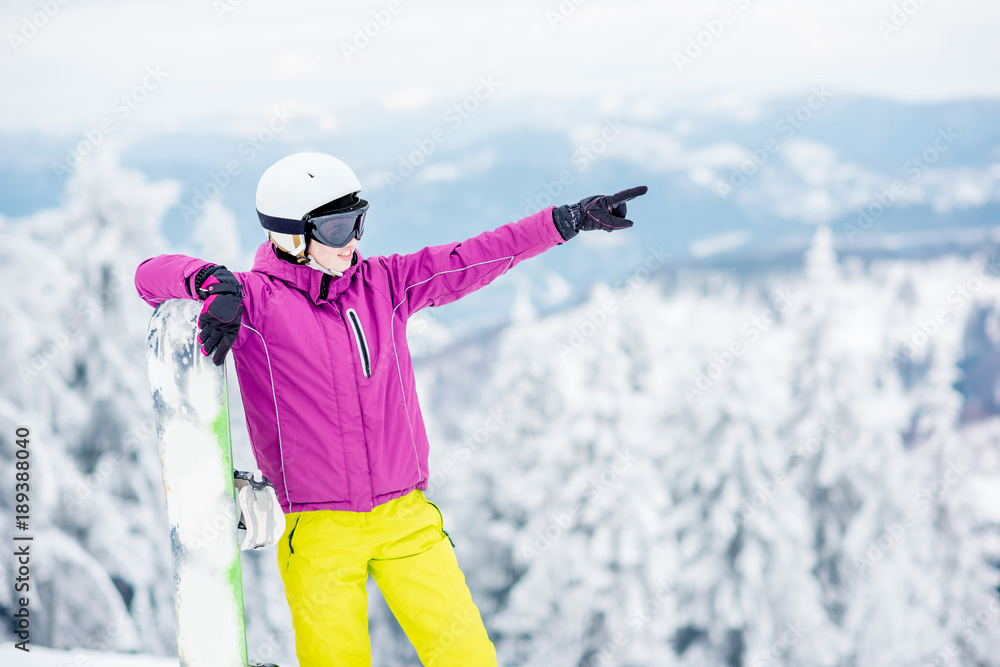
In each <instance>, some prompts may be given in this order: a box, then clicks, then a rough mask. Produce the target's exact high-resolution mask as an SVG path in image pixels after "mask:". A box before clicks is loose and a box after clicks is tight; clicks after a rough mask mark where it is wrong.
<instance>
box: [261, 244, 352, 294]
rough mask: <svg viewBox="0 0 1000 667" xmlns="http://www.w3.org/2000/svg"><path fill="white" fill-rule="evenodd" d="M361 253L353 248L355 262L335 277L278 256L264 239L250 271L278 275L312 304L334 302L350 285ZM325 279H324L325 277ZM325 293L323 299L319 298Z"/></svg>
mask: <svg viewBox="0 0 1000 667" xmlns="http://www.w3.org/2000/svg"><path fill="white" fill-rule="evenodd" d="M361 261H362V259H361V255H360V254H358V251H357V250H355V251H354V261H353V262H352V263H351V265H350V266H349V267H348V268H347V270H345V271H344V275H342V276H340V277H339V278H334V277H333V276H331V275H328V274H326V273H323V272H322V271H317V270H316V269H313V268H310V267H308V266H305V265H304V264H292V263H291V262H286V261H285V260H283V259H281V258H280V257H278V255H277V254H275V252H274V246H273V245H271V242H270V241H265V242H264V243H262V244H261V245H260V247H259V248H257V253H256V254H255V255H254V259H253V270H254V271H260V272H261V273H266V274H267V275H269V276H271V277H272V278H277V279H278V280H280V281H282V282H283V283H285V284H287V285H288V286H289V287H294V288H295V289H297V290H299V291H300V292H302V293H303V294H305V295H306V296H308V297H309V299H310V300H311V301H312V302H313V303H315V304H317V305H318V304H320V303H324V302H327V301H334V300H336V298H337V297H338V296H340V294H341V293H342V292H343V291H344V290H346V289H347V287H348V285H350V283H351V280H352V277H353V276H354V274H355V273H356V272H357V271H358V267H359V266H361ZM324 279H325V280H324ZM324 282H326V283H327V287H326V294H325V295H323V283H324ZM321 296H325V297H326V298H321Z"/></svg>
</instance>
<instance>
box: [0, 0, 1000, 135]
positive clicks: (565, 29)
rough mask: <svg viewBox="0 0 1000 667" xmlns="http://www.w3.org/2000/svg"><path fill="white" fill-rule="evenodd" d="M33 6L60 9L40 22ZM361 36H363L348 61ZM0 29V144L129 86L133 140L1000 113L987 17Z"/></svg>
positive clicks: (603, 17) (548, 8) (175, 6)
mask: <svg viewBox="0 0 1000 667" xmlns="http://www.w3.org/2000/svg"><path fill="white" fill-rule="evenodd" d="M60 2H65V4H59V3H60ZM46 4H49V6H50V9H49V11H50V12H51V11H52V10H51V6H58V7H59V9H58V11H56V12H55V13H54V15H53V16H51V17H47V16H45V15H44V14H43V9H42V7H43V5H46ZM894 5H896V6H898V7H900V11H898V12H897V14H896V16H895V19H896V24H897V25H893V24H892V23H891V21H892V19H893V7H894ZM903 5H906V9H909V10H910V11H911V12H912V13H911V14H905V13H903V12H902V7H903ZM560 7H562V8H563V11H562V12H560ZM392 10H395V11H394V12H393V11H392ZM569 10H572V11H569ZM724 11H725V12H728V13H727V14H725V16H724V18H727V19H728V23H723V22H722V20H721V19H722V18H723V12H724ZM373 12H375V13H376V14H381V17H382V21H383V23H385V25H384V26H378V25H377V24H376V23H374V22H373V21H374V20H375V19H374V18H373V14H372V13H373ZM387 17H391V20H388V21H386V18H387ZM904 19H905V20H904ZM880 21H884V22H885V23H883V24H882V25H881V27H880ZM26 22H27V23H26ZM367 22H373V23H371V25H370V26H369V29H370V31H371V32H373V33H374V32H376V29H377V34H376V35H375V36H374V37H373V38H372V39H371V40H370V43H369V44H367V45H364V44H363V42H358V45H357V46H361V47H363V48H359V49H358V51H357V52H353V53H351V54H350V62H348V57H347V56H345V53H344V48H345V45H350V46H351V47H354V48H357V46H356V45H355V44H354V40H355V35H356V33H355V30H356V28H358V27H362V28H363V27H364V26H365V24H366V23H367ZM706 22H707V24H706ZM31 24H34V25H31ZM38 25H40V26H41V27H39V28H37V30H34V28H35V26H38ZM0 26H2V28H3V34H4V45H3V47H2V48H0V54H2V55H0V89H2V90H3V91H4V97H5V100H4V102H5V103H4V104H3V105H2V107H0V129H2V130H23V129H38V130H42V131H46V132H74V131H77V130H82V129H86V128H88V127H92V126H93V125H94V124H95V123H96V122H97V121H98V120H100V119H101V118H102V117H105V116H108V115H109V114H110V113H111V111H110V110H111V109H112V105H114V104H115V100H116V99H118V98H119V97H120V96H121V95H122V94H127V93H128V91H130V90H133V89H134V88H135V87H136V86H139V85H142V84H143V82H144V79H145V83H146V85H147V86H148V87H149V90H148V94H144V93H142V92H140V95H142V96H143V97H146V98H147V99H145V100H143V101H142V102H141V103H139V104H136V109H135V114H134V118H135V120H134V123H135V124H137V126H141V127H144V128H153V129H191V128H194V127H199V126H200V127H205V128H211V127H212V126H213V124H214V123H213V121H210V120H209V119H210V118H214V119H216V122H217V121H218V119H219V118H225V119H227V123H226V124H227V126H228V128H229V129H233V128H238V127H239V125H240V123H241V122H252V123H254V124H255V126H256V125H259V124H260V117H261V114H263V113H267V112H269V111H270V110H271V109H273V108H275V107H276V106H278V105H282V104H284V105H288V106H289V107H290V108H291V109H292V110H293V111H294V112H295V113H297V114H299V115H300V116H302V115H310V116H315V117H317V118H318V119H320V120H321V121H322V122H323V123H324V125H325V126H327V127H336V126H337V124H338V123H339V122H340V118H342V117H343V116H344V115H346V114H349V113H350V111H351V110H352V109H355V108H358V107H359V106H361V105H365V104H369V103H376V104H380V105H382V106H385V107H388V108H418V107H421V106H427V105H434V104H443V103H444V102H445V101H449V100H455V99H461V97H462V96H464V95H467V94H470V93H472V92H473V91H474V90H475V86H476V81H477V79H478V78H479V77H480V76H493V77H494V80H495V81H498V82H500V86H499V88H498V89H497V91H496V93H495V96H496V98H498V99H507V100H517V99H522V98H528V97H539V96H540V97H546V98H552V99H573V98H584V99H591V100H595V101H597V102H599V103H605V104H621V103H622V100H628V103H629V104H636V105H641V104H651V105H653V106H655V104H660V103H663V102H667V103H677V102H684V101H686V100H691V99H701V96H702V95H709V96H711V95H728V96H730V98H731V99H736V100H743V99H745V100H748V101H752V100H756V99H763V98H767V97H772V96H777V95H797V94H800V93H801V92H802V91H803V90H805V89H806V88H807V87H808V86H810V85H813V84H825V85H828V86H830V87H832V88H834V89H836V90H837V91H838V92H841V93H844V92H846V93H851V92H854V93H861V94H871V95H878V96H883V97H889V98H893V99H902V100H912V101H937V100H948V99H956V98H967V97H991V98H997V97H1000V39H997V35H998V34H1000V3H998V2H996V0H948V1H947V2H946V1H945V0H922V2H921V1H919V0H906V1H905V2H903V0H838V1H836V2H830V1H808V0H722V1H707V2H706V1H705V0H674V1H663V0H632V1H617V2H611V1H604V2H598V1H596V0H575V2H574V0H562V2H561V3H560V2H559V0H549V1H547V2H546V1H543V2H528V1H526V0H506V1H505V2H497V3H489V4H488V5H487V4H486V3H478V2H464V1H459V0H379V1H376V2H364V3H357V2H355V3H331V2H320V1H318V0H280V1H279V0H172V1H170V2H166V1H162V2H153V1H145V2H122V1H115V0H103V1H102V0H89V1H85V0H32V1H24V0H14V1H11V0H7V1H5V2H4V3H3V6H2V9H0ZM720 26H721V27H720ZM890 26H891V27H893V28H896V27H898V30H893V31H891V32H890V30H889V27H890ZM709 29H714V31H715V32H716V33H717V34H715V35H712V34H711V33H710V32H703V34H701V35H700V39H701V41H702V43H703V44H706V45H707V46H705V47H704V48H703V51H702V52H701V53H700V54H698V53H697V52H696V51H694V52H689V54H688V55H691V54H694V55H695V56H696V57H694V58H692V61H691V62H688V63H683V67H679V66H678V63H677V58H676V56H677V54H678V53H683V52H684V49H685V48H686V47H687V46H688V40H689V39H698V37H699V32H702V31H708V30H709ZM35 33H37V34H35ZM147 68H154V69H153V71H156V68H159V72H160V73H161V75H160V76H161V80H160V81H156V80H154V79H153V78H150V77H149V76H148V74H147V72H148V71H150V70H148V69H147ZM119 108H120V107H119ZM251 119H252V121H251ZM229 121H231V122H229ZM130 123H132V121H130Z"/></svg>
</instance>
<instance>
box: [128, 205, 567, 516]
mask: <svg viewBox="0 0 1000 667" xmlns="http://www.w3.org/2000/svg"><path fill="white" fill-rule="evenodd" d="M562 242H563V238H562V236H560V235H559V232H558V231H557V230H556V227H555V225H554V224H553V222H552V209H551V208H548V209H545V210H544V211H540V212H539V213H536V214H534V215H532V216H529V217H527V218H524V219H523V220H521V221H519V222H516V223H509V224H506V225H503V226H501V227H499V228H497V229H496V230H494V231H490V232H484V233H482V234H480V235H479V236H476V237H475V238H472V239H469V240H468V241H464V242H461V243H451V244H448V245H442V246H434V247H429V248H424V249H423V250H419V251H417V252H415V253H412V254H409V255H391V256H388V257H370V258H367V259H362V258H361V257H360V256H358V255H357V254H356V256H355V261H354V264H353V265H352V266H351V267H350V268H349V269H347V270H346V271H345V272H344V275H343V276H341V277H339V278H333V277H332V276H329V275H326V274H324V273H322V272H321V271H317V270H316V269H312V268H309V267H307V266H300V265H295V264H291V263H289V262H286V261H283V260H281V259H279V258H278V257H277V256H276V255H275V253H274V250H273V248H272V246H271V244H270V242H266V243H264V244H263V245H261V246H260V248H258V249H257V254H256V257H255V258H254V264H253V269H252V270H251V271H246V272H234V275H235V276H236V278H237V280H239V281H240V283H241V284H242V285H243V289H244V292H245V296H244V299H243V304H244V315H243V326H242V327H241V329H240V333H239V336H238V337H237V339H236V341H235V343H234V344H233V358H234V361H235V364H236V373H237V376H238V377H239V381H240V391H241V392H242V394H243V405H244V409H245V411H246V420H247V428H248V430H249V433H250V442H251V445H252V447H253V452H254V455H255V457H256V460H257V465H258V466H259V467H260V469H261V471H262V472H263V473H264V474H265V475H266V476H267V477H268V479H270V480H271V481H272V482H273V483H274V486H275V490H276V491H277V495H278V500H279V501H280V503H281V507H282V509H283V510H284V511H285V512H298V511H304V510H321V509H327V510H350V511H354V512H367V511H370V510H371V509H372V508H373V507H375V506H377V505H379V504H381V503H384V502H387V501H389V500H392V499H394V498H398V497H400V496H403V495H406V494H407V493H409V492H410V491H412V490H413V489H426V488H427V480H428V469H427V451H428V441H427V433H426V431H425V429H424V422H423V418H422V417H421V414H420V406H419V403H418V401H417V391H416V384H415V382H414V375H413V364H412V362H411V360H410V352H409V349H408V347H407V343H406V320H407V318H408V317H409V316H410V315H412V314H413V313H415V312H417V311H418V310H420V309H421V308H425V307H427V306H440V305H442V304H446V303H450V302H452V301H455V300H456V299H458V298H460V297H462V296H464V295H466V294H469V293H470V292H473V291H475V290H477V289H479V288H480V287H483V286H484V285H487V284H488V283H490V282H491V281H493V280H494V279H495V278H497V277H498V276H501V275H503V274H504V273H505V272H506V271H507V270H508V269H510V268H511V267H512V266H514V265H515V264H517V263H518V262H520V261H521V260H524V259H527V258H529V257H534V256H535V255H538V254H540V253H541V252H543V251H545V250H547V249H549V248H551V247H553V246H555V245H558V244H560V243H562ZM206 264H208V262H206V261H204V260H200V259H195V258H192V257H186V256H184V255H160V256H158V257H153V258H151V259H147V260H146V261H145V262H143V263H142V264H140V265H139V268H138V269H137V270H136V274H135V284H136V289H137V290H138V291H139V296H141V297H142V298H143V300H145V301H146V303H148V304H150V305H151V306H155V305H157V304H159V303H160V302H162V301H165V300H166V299H191V298H197V297H194V296H192V295H193V294H194V289H193V286H192V283H193V281H194V278H195V276H196V275H197V273H198V271H199V270H200V269H201V268H202V267H203V266H205V265H206Z"/></svg>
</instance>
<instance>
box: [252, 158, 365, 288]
mask: <svg viewBox="0 0 1000 667" xmlns="http://www.w3.org/2000/svg"><path fill="white" fill-rule="evenodd" d="M360 191H361V181H359V180H358V177H357V176H355V175H354V172H353V171H351V168H350V167H348V166H347V165H346V164H344V163H343V162H341V161H340V160H338V159H337V158H335V157H333V156H331V155H324V154H323V153H296V154H294V155H289V156H288V157H285V158H282V159H280V160H278V161H277V162H275V163H274V164H272V165H271V166H270V167H268V168H267V171H265V172H264V175H263V176H261V177H260V181H259V182H258V183H257V217H258V218H260V224H261V225H262V226H263V227H264V229H265V230H267V235H268V237H269V238H270V239H271V242H272V243H273V244H274V245H275V246H277V247H278V249H279V250H282V251H283V252H285V253H287V254H288V255H291V258H293V259H294V261H295V262H296V263H298V264H309V265H311V266H312V265H314V266H315V268H318V269H320V270H324V271H326V269H323V268H322V267H320V266H319V264H316V263H315V262H313V261H311V260H310V258H309V257H308V256H307V255H306V246H307V245H308V239H307V238H306V231H307V230H306V223H305V221H304V220H303V218H305V217H306V216H307V215H308V214H309V213H311V212H313V211H315V210H316V209H319V208H322V207H324V206H325V205H327V204H330V203H331V202H334V201H335V200H337V199H341V198H345V197H346V198H348V199H351V200H354V199H355V197H354V195H357V193H358V192H360ZM347 203H348V202H347V201H345V204H347ZM338 275H339V274H338Z"/></svg>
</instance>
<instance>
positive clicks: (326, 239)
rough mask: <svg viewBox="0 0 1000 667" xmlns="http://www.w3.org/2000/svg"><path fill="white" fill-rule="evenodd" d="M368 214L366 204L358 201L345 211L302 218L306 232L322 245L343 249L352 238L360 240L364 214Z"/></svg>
mask: <svg viewBox="0 0 1000 667" xmlns="http://www.w3.org/2000/svg"><path fill="white" fill-rule="evenodd" d="M367 212H368V202H366V201H365V200H364V199H359V200H358V203H357V204H356V205H355V206H354V207H352V208H351V209H350V210H347V211H337V212H336V213H322V214H320V215H316V216H313V215H312V214H309V215H307V216H306V217H304V218H302V221H303V222H305V224H306V231H307V232H308V233H309V234H310V235H311V236H312V237H313V238H314V239H316V240H317V241H319V242H320V243H322V244H323V245H328V246H331V247H334V248H343V247H344V246H346V245H347V244H348V243H350V242H351V239H352V238H356V239H358V240H359V241H360V240H361V234H363V233H364V231H365V213H367Z"/></svg>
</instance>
